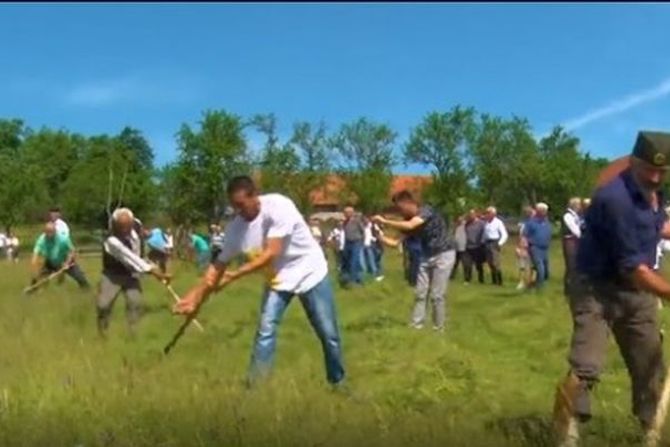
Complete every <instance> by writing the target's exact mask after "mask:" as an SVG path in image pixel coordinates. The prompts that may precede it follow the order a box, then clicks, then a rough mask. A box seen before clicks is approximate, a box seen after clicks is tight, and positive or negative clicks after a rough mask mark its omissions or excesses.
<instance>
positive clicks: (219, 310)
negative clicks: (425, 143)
mask: <svg viewBox="0 0 670 447" xmlns="http://www.w3.org/2000/svg"><path fill="white" fill-rule="evenodd" d="M559 251H560V249H559V248H558V247H554V252H555V255H554V256H553V258H552V261H553V264H552V267H553V272H552V279H551V281H550V283H549V285H548V287H547V290H546V291H545V292H544V294H541V295H535V294H519V293H517V292H516V291H515V290H514V285H515V284H514V278H513V265H514V264H513V260H512V259H511V257H510V256H511V254H510V252H511V249H509V248H507V249H506V256H507V259H506V265H507V271H506V273H507V278H506V285H505V287H504V288H501V289H499V288H494V287H493V286H491V285H488V284H487V285H484V286H480V285H471V286H467V287H466V286H464V285H462V283H461V281H460V276H459V278H457V280H455V281H453V282H452V283H451V284H450V289H449V292H448V308H449V325H448V330H447V332H446V333H445V334H443V335H439V334H437V333H433V332H432V331H430V329H429V328H428V330H423V331H416V330H410V329H409V328H407V326H406V323H407V319H408V315H409V309H410V306H411V304H412V299H413V298H412V291H411V289H410V288H409V287H408V286H407V285H406V284H405V283H404V282H403V281H402V275H401V271H400V262H399V257H398V256H397V254H395V253H390V252H389V253H388V254H387V259H386V280H385V281H384V282H382V283H374V282H370V283H369V284H367V285H366V286H365V287H364V288H362V289H356V290H346V291H345V290H339V289H337V290H336V297H337V305H338V310H339V320H340V327H341V330H342V337H343V344H344V354H345V362H346V366H347V373H348V380H349V385H350V387H351V389H352V396H348V395H346V394H339V393H334V392H332V391H331V390H330V388H329V387H328V386H327V385H326V382H325V373H324V367H323V360H322V354H321V351H320V346H319V343H318V341H317V339H316V337H315V336H314V335H313V333H312V330H311V328H310V327H309V324H308V323H307V320H306V318H305V316H304V312H303V311H302V309H300V303H299V302H298V301H297V300H296V302H295V303H293V304H292V305H291V307H290V308H289V309H288V312H287V314H286V316H285V318H284V321H283V323H282V325H281V327H280V333H279V343H278V352H277V359H276V365H275V373H274V375H273V377H272V379H271V380H270V381H269V382H267V383H265V384H263V385H262V386H260V387H259V388H256V389H253V390H247V389H245V387H244V386H243V380H244V377H245V373H246V369H247V366H248V361H249V354H250V350H251V343H252V339H253V335H254V329H255V325H256V319H257V316H258V307H259V303H260V300H259V293H260V285H259V281H258V280H255V279H246V280H243V281H241V282H240V283H239V284H238V285H235V286H233V287H232V288H230V289H229V290H227V291H226V292H225V293H222V294H220V295H218V296H216V297H215V298H214V299H212V300H211V301H210V302H209V303H208V304H207V305H206V307H205V308H204V309H203V312H202V314H201V316H200V321H201V322H202V323H203V325H204V326H205V328H206V331H205V333H199V332H198V331H196V330H194V329H191V330H189V331H188V333H187V334H186V336H185V337H184V338H183V339H182V340H181V341H180V343H179V344H178V345H177V346H176V347H175V349H174V350H173V352H172V353H171V354H170V356H168V357H163V355H162V354H161V349H162V347H163V346H164V344H165V343H166V342H167V341H168V340H169V338H170V337H171V335H172V334H173V332H174V331H175V330H176V329H177V327H178V325H179V323H180V320H179V319H178V318H176V317H173V316H172V315H171V314H170V313H169V310H168V309H169V306H170V305H171V298H170V297H169V295H168V294H167V292H166V291H165V290H164V289H163V288H162V286H161V285H160V284H158V283H157V282H155V281H154V280H152V279H151V278H147V279H146V280H145V281H144V286H145V304H146V307H147V309H146V314H145V315H144V317H143V320H142V322H141V325H140V327H139V331H138V334H137V337H136V338H134V339H132V338H129V337H128V336H127V333H126V327H125V315H124V312H125V309H124V298H123V297H122V296H121V297H119V300H118V301H117V303H116V306H115V309H114V311H115V314H114V319H113V321H112V327H111V333H110V337H109V339H108V340H107V341H102V340H100V339H98V337H97V334H96V330H95V315H94V301H93V300H94V296H93V293H82V292H80V291H79V290H78V289H77V287H76V284H74V282H73V281H71V280H70V279H66V280H65V282H64V283H63V284H62V285H57V284H51V285H50V286H49V287H48V289H46V290H44V291H43V292H41V293H38V294H36V295H34V296H31V297H29V298H26V297H23V296H21V294H20V291H21V288H22V287H23V286H24V285H25V284H26V282H27V280H28V273H27V272H28V269H27V264H26V263H25V262H22V263H20V264H18V265H10V264H6V263H2V264H0V284H2V289H1V290H0V315H1V316H0V445H2V446H31V447H32V446H87V447H88V446H138V447H139V446H314V447H322V446H323V447H325V446H346V445H354V446H371V447H373V446H384V447H393V446H461V445H463V446H548V445H551V442H550V433H549V424H550V416H551V408H552V403H553V393H554V388H555V385H556V383H557V381H558V380H559V378H560V377H561V376H562V375H563V374H564V373H565V371H566V368H567V364H566V355H567V349H568V343H569V339H570V333H571V321H570V317H569V312H568V309H567V306H566V303H565V300H564V298H563V297H562V295H561V280H560V276H561V275H562V269H561V268H562V266H561V264H562V263H561V261H560V259H559ZM82 262H83V268H84V270H85V271H86V273H87V274H88V275H89V277H90V279H91V280H92V281H93V282H95V281H97V279H98V278H99V270H100V265H99V260H98V259H94V258H93V259H91V258H86V259H84V260H83V261H82ZM174 269H175V272H176V274H177V275H176V279H175V282H174V286H175V288H176V289H177V290H178V291H182V292H183V291H185V290H186V289H187V287H188V286H189V285H190V284H192V283H193V281H194V280H195V277H196V274H195V270H194V269H193V268H192V267H190V266H187V265H183V264H179V265H176V266H175V267H174ZM602 379H603V383H602V384H601V386H600V387H598V388H597V390H596V392H595V395H594V397H595V402H594V405H595V408H594V410H595V415H596V416H595V418H594V420H593V421H592V422H591V423H590V424H589V425H588V426H587V427H585V429H584V430H583V437H584V440H585V444H584V445H634V444H635V443H636V442H637V439H638V438H637V437H638V430H637V427H636V424H635V421H634V420H633V419H632V417H631V416H630V415H629V406H630V405H629V396H630V386H629V383H628V379H627V376H626V373H625V367H624V365H623V362H622V360H621V358H620V356H619V354H618V352H616V350H615V347H614V346H611V350H610V353H609V358H608V364H607V369H606V372H605V374H604V375H603V377H602Z"/></svg>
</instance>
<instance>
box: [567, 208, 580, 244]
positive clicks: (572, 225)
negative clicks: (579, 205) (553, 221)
mask: <svg viewBox="0 0 670 447" xmlns="http://www.w3.org/2000/svg"><path fill="white" fill-rule="evenodd" d="M563 223H565V226H567V227H568V230H570V232H571V233H572V235H573V236H574V237H577V238H580V237H582V230H581V228H580V226H581V218H580V217H579V216H578V215H577V213H575V212H574V211H573V210H571V209H568V210H567V211H566V212H565V214H564V215H563Z"/></svg>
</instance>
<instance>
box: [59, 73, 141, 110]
mask: <svg viewBox="0 0 670 447" xmlns="http://www.w3.org/2000/svg"><path fill="white" fill-rule="evenodd" d="M141 90H142V89H141V85H140V83H138V82H137V80H134V79H131V78H126V79H117V80H106V81H105V80H103V81H96V82H88V83H83V84H80V85H77V86H74V87H73V88H72V89H70V90H69V91H67V92H66V93H65V102H67V103H68V104H71V105H77V106H92V107H96V106H106V105H110V104H114V103H118V102H124V101H127V100H129V99H132V98H133V97H136V96H137V94H138V93H140V92H141Z"/></svg>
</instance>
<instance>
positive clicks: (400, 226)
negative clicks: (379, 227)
mask: <svg viewBox="0 0 670 447" xmlns="http://www.w3.org/2000/svg"><path fill="white" fill-rule="evenodd" d="M382 223H383V224H384V225H388V226H389V227H391V228H394V229H396V230H400V231H411V230H413V229H414V226H413V225H411V224H410V222H408V221H405V220H388V219H384V220H383V221H382Z"/></svg>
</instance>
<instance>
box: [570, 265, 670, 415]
mask: <svg viewBox="0 0 670 447" xmlns="http://www.w3.org/2000/svg"><path fill="white" fill-rule="evenodd" d="M571 289H572V293H571V294H570V297H569V298H570V310H571V312H572V317H573V324H574V329H573V334H572V344H571V349H570V357H569V362H570V366H571V367H572V372H573V373H574V374H575V375H576V376H577V377H578V378H579V379H580V392H579V395H578V397H577V401H576V402H575V411H576V415H575V416H578V417H579V418H580V419H581V420H588V419H589V418H590V416H591V409H590V399H589V391H590V389H591V388H592V387H593V385H595V383H597V382H598V378H599V376H600V373H601V372H602V369H603V365H604V363H605V353H606V350H607V338H608V333H609V330H611V331H612V333H613V334H614V338H615V340H616V343H617V345H619V351H620V352H621V355H622V356H623V358H624V361H625V363H626V368H627V369H628V374H629V376H630V378H631V381H632V401H633V405H632V410H633V414H634V415H635V416H636V417H637V418H638V420H639V421H640V422H641V424H642V425H643V426H644V427H649V425H650V424H651V423H652V421H653V418H654V413H655V411H656V405H657V403H658V399H659V397H660V392H661V388H662V385H663V378H664V371H665V368H664V366H663V350H662V347H661V335H660V332H659V326H658V315H657V313H658V307H657V303H658V302H657V299H656V298H655V297H654V296H652V295H650V294H648V293H644V292H640V291H636V290H633V289H632V288H630V287H628V288H626V287H623V286H621V285H618V284H614V283H613V282H611V281H607V282H594V281H591V280H589V279H588V278H585V277H583V276H582V277H578V278H577V279H576V281H575V284H574V285H573V287H571Z"/></svg>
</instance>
